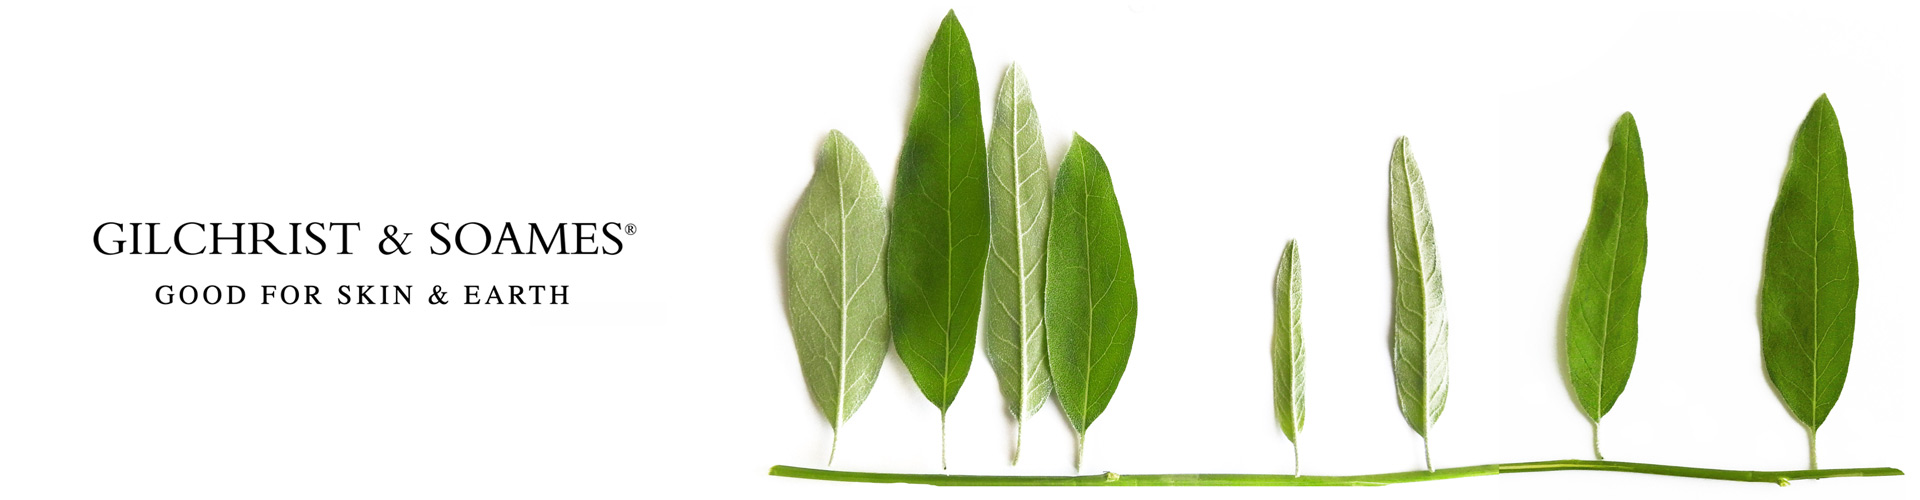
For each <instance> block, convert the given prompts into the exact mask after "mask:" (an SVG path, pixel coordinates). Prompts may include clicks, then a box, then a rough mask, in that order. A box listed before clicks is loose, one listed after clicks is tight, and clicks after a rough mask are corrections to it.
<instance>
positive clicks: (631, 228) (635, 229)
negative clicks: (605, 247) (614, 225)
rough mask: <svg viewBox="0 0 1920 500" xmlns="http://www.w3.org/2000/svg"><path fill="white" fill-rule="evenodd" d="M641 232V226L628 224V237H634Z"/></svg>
mask: <svg viewBox="0 0 1920 500" xmlns="http://www.w3.org/2000/svg"><path fill="white" fill-rule="evenodd" d="M639 232H640V226H636V225H633V223H632V222H628V223H627V236H633V235H634V234H635V233H639Z"/></svg>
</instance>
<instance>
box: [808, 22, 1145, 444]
mask: <svg viewBox="0 0 1920 500" xmlns="http://www.w3.org/2000/svg"><path fill="white" fill-rule="evenodd" d="M980 111H981V107H980V89H979V82H978V78H977V77H976V75H975V72H974V65H973V53H972V49H971V48H970V47H969V44H968V42H967V37H966V32H965V31H964V30H963V29H962V28H961V26H960V21H959V19H958V18H956V17H955V16H954V15H953V14H952V13H951V12H949V13H948V14H947V18H946V19H945V20H944V21H942V22H941V24H940V30H939V32H938V33H937V34H936V35H934V40H933V46H932V47H931V48H929V49H928V50H927V57H926V62H925V64H924V66H923V67H922V69H921V74H920V95H919V99H918V101H917V103H916V104H915V105H914V109H913V116H912V119H911V121H910V122H909V123H908V125H907V137H906V141H905V144H904V146H903V147H902V149H901V152H900V164H899V172H898V173H897V175H896V176H895V179H896V182H895V185H894V189H893V204H892V207H891V210H888V209H887V208H886V207H885V206H884V201H883V199H882V197H881V195H880V186H879V183H878V182H877V181H876V180H875V179H874V176H873V172H872V170H871V169H869V168H868V166H867V161H866V158H865V157H864V156H863V155H861V154H860V150H859V149H858V148H856V147H854V145H853V142H852V141H851V140H849V139H847V137H846V136H845V135H843V134H841V133H840V132H839V131H837V130H836V131H833V132H832V133H830V134H828V136H827V141H826V143H825V144H824V145H823V146H822V147H821V150H820V157H819V159H818V161H817V162H816V168H815V171H814V176H813V180H812V181H811V182H810V183H809V184H808V185H807V189H806V192H805V194H803V195H802V198H801V200H800V205H799V208H798V209H797V210H796V211H795V213H794V219H793V222H792V226H791V227H790V229H789V230H788V236H787V315H788V320H789V322H790V323H791V324H792V328H793V336H794V344H795V345H796V346H797V347H798V348H799V351H800V364H801V369H802V371H803V372H804V373H805V375H806V379H807V388H808V390H810V391H811V392H812V394H813V400H814V404H815V405H817V406H819V408H820V411H821V412H822V413H824V414H826V416H827V420H828V422H829V423H830V424H832V426H833V429H834V434H835V439H834V440H835V442H836V445H835V446H834V447H835V448H838V445H837V442H838V440H839V439H838V435H839V429H840V426H841V425H844V424H845V423H846V421H847V419H849V418H852V416H853V412H854V410H857V409H859V407H860V404H861V402H863V401H865V400H866V397H867V394H868V393H869V392H870V391H871V390H872V388H873V383H874V377H875V376H876V375H877V374H878V373H879V371H880V364H881V362H882V361H883V360H884V359H885V357H886V351H887V344H888V343H889V342H890V341H891V342H892V343H893V344H894V346H895V349H896V350H898V351H899V353H900V359H901V361H902V362H904V363H905V364H906V366H907V371H908V372H909V373H911V374H912V375H913V380H914V383H915V385H918V386H919V387H920V392H921V393H922V394H924V395H925V396H926V397H927V400H928V401H930V402H932V403H933V405H934V406H935V407H937V408H939V409H940V418H941V422H942V423H941V426H942V428H943V430H942V431H941V434H942V437H941V439H942V443H943V444H942V448H943V451H942V453H941V455H942V458H941V463H942V465H943V466H944V465H945V462H946V459H945V451H944V446H945V445H944V442H945V430H944V427H945V421H946V413H947V409H948V408H950V407H951V406H952V405H953V401H954V399H955V398H956V397H958V396H959V393H960V387H961V384H962V383H963V382H965V381H966V378H967V371H968V369H969V368H970V365H971V364H972V361H973V356H974V347H975V338H976V336H978V334H979V333H978V332H979V331H980V328H979V327H980V325H979V318H980V312H981V304H982V302H983V300H982V299H983V296H982V294H983V292H984V294H985V295H984V299H985V300H984V302H985V303H986V307H987V327H986V331H987V341H986V350H987V359H988V360H989V361H990V362H991V364H992V366H993V369H994V373H995V374H997V375H998V376H999V379H1000V388H1001V392H1002V394H1003V395H1004V396H1005V397H1006V399H1007V406H1008V410H1009V411H1010V412H1011V413H1012V414H1013V417H1014V421H1015V425H1016V427H1019V426H1020V423H1021V422H1024V421H1025V420H1026V418H1028V417H1031V416H1033V415H1034V414H1035V413H1037V412H1039V411H1040V407H1041V405H1042V404H1043V403H1044V402H1045V401H1046V400H1047V397H1048V395H1049V394H1051V393H1057V394H1059V399H1060V406H1061V407H1062V409H1063V410H1064V411H1065V412H1066V415H1067V420H1068V421H1069V422H1070V423H1071V424H1072V425H1073V428H1074V430H1075V431H1076V433H1078V435H1079V436H1080V437H1081V440H1080V441H1081V442H1082V443H1084V442H1085V435H1086V430H1087V427H1088V426H1090V425H1092V424H1093V421H1094V419H1095V418H1098V417H1099V416H1100V413H1101V412H1102V411H1104V410H1106V407H1107V403H1108V401H1110V400H1111V399H1112V398H1113V393H1114V390H1115V389H1116V388H1118V387H1119V384H1120V375H1121V373H1122V372H1123V371H1125V370H1126V365H1127V358H1128V355H1129V353H1130V352H1131V351H1132V347H1133V330H1134V311H1135V305H1136V303H1135V296H1134V286H1133V256H1132V253H1131V252H1130V251H1129V250H1128V247H1127V230H1126V225H1125V224H1124V223H1123V222H1122V220H1121V217H1120V204H1119V201H1118V200H1117V199H1115V198H1114V194H1113V181H1112V178H1111V177H1109V174H1108V171H1107V166H1106V162H1105V160H1104V159H1102V158H1101V156H1100V152H1099V151H1098V150H1096V149H1094V147H1093V145H1092V144H1091V143H1088V142H1087V141H1086V139H1083V138H1081V137H1079V136H1078V135H1075V136H1074V140H1073V144H1072V146H1071V147H1069V148H1068V150H1067V154H1066V156H1065V158H1064V159H1063V160H1062V161H1061V164H1060V168H1059V173H1058V177H1057V178H1055V177H1053V176H1051V175H1049V174H1050V172H1051V169H1050V168H1048V165H1047V152H1046V147H1045V143H1044V138H1043V137H1042V135H1041V133H1040V123H1039V119H1038V114H1037V112H1036V111H1035V109H1034V105H1033V96H1032V93H1031V91H1030V90H1029V88H1028V86H1027V81H1026V77H1025V76H1023V75H1022V74H1021V72H1020V69H1019V67H1018V66H1013V67H1010V68H1008V69H1007V72H1006V74H1005V76H1003V77H1002V78H1001V81H1000V91H999V93H998V95H997V98H996V100H995V103H994V118H993V136H992V140H991V141H990V142H989V141H988V139H987V137H986V136H985V134H984V131H983V130H982V126H981V116H980V115H981V113H980ZM1018 435H1019V432H1018V430H1016V432H1015V436H1016V437H1015V444H1014V461H1015V462H1016V463H1017V462H1018V461H1019V454H1020V452H1019V438H1018ZM828 461H829V463H831V461H832V457H831V455H829V458H828Z"/></svg>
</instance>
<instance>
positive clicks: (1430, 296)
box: [1387, 137, 1447, 470]
mask: <svg viewBox="0 0 1920 500" xmlns="http://www.w3.org/2000/svg"><path fill="white" fill-rule="evenodd" d="M1387 170H1388V174H1387V178H1388V184H1389V186H1388V187H1389V191H1390V193H1389V194H1388V196H1387V209H1388V212H1389V215H1388V220H1389V223H1388V227H1389V233H1390V234H1391V238H1390V239H1391V240H1392V247H1393V336H1392V337H1391V339H1390V340H1391V341H1390V342H1389V344H1391V349H1392V350H1393V381H1394V385H1395V389H1396V390H1397V392H1398V393H1399V400H1400V415H1401V416H1403V417H1406V419H1407V425H1409V426H1412V427H1413V432H1415V433H1418V434H1420V440H1421V441H1422V443H1423V446H1426V445H1425V444H1424V443H1426V442H1427V431H1428V430H1431V429H1432V428H1433V424H1434V422H1436V421H1438V420H1440V412H1441V410H1444V409H1446V407H1447V301H1446V298H1445V294H1444V293H1443V292H1442V290H1441V286H1440V256H1439V255H1438V254H1436V253H1435V248H1434V243H1433V215H1432V214H1430V213H1428V211H1427V186H1426V183H1425V182H1424V181H1421V180H1420V166H1419V165H1417V164H1415V163H1414V161H1413V152H1412V151H1409V150H1408V149H1407V138H1406V137H1401V138H1400V139H1399V140H1396V141H1394V142H1393V157H1392V158H1391V159H1389V160H1388V162H1387ZM1428 449H1429V450H1430V449H1431V448H1430V447H1429V448H1428ZM1426 460H1427V470H1433V454H1432V453H1431V452H1430V451H1429V452H1427V453H1426Z"/></svg>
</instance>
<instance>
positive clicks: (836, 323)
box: [787, 130, 888, 463]
mask: <svg viewBox="0 0 1920 500" xmlns="http://www.w3.org/2000/svg"><path fill="white" fill-rule="evenodd" d="M886 234H887V221H886V207H885V200H884V199H882V198H881V197H880V183H879V181H877V180H875V179H874V177H873V170H872V169H870V168H868V167H867V159H866V157H865V156H862V155H861V154H860V149H859V148H856V147H854V145H853V142H852V141H849V140H847V136H845V135H841V134H840V131H838V130H835V131H833V132H832V133H829V134H828V135H827V142H826V143H825V144H824V145H822V146H820V156H819V158H817V159H816V160H815V163H814V171H813V180H811V181H809V182H808V183H807V189H806V191H805V192H804V193H803V194H801V196H800V205H799V207H798V208H797V209H795V210H794V214H793V220H792V222H791V225H790V226H789V228H788V230H787V322H788V324H789V325H790V327H791V328H792V329H793V345H794V347H795V348H796V349H797V350H798V351H799V353H800V372H801V374H802V375H804V376H805V378H806V381H807V391H808V392H810V393H811V394H812V395H813V404H814V406H816V407H819V408H820V413H821V414H824V415H826V417H827V423H828V424H830V425H832V426H833V433H834V443H835V444H834V446H833V448H834V449H835V450H837V449H838V448H839V446H838V443H839V440H840V439H839V436H840V426H841V425H842V424H845V423H846V422H847V419H850V418H853V412H854V410H858V409H860V403H862V402H864V401H866V399H867V394H868V393H869V392H870V391H872V390H873V382H874V380H875V377H876V376H877V375H878V374H879V373H880V362H881V360H883V359H885V358H886V355H887V339H888V333H887V301H886V295H885V294H884V293H883V291H882V289H883V288H885V287H884V283H883V277H882V273H883V272H884V270H883V267H882V259H881V255H882V253H883V251H884V248H885V246H886ZM827 462H828V463H832V462H833V456H832V454H831V453H830V454H829V455H828V457H827Z"/></svg>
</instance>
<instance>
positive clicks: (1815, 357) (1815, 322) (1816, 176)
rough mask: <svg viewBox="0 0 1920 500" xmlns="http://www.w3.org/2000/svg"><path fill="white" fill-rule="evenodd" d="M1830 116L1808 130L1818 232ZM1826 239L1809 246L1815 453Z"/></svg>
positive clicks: (1811, 423)
mask: <svg viewBox="0 0 1920 500" xmlns="http://www.w3.org/2000/svg"><path fill="white" fill-rule="evenodd" d="M1820 98H1821V100H1825V99H1826V96H1825V95H1822V96H1820ZM1829 106H1831V105H1829ZM1826 119H1827V114H1826V113H1814V114H1813V117H1812V118H1810V120H1814V124H1813V127H1812V128H1813V133H1811V134H1808V135H1810V136H1812V139H1813V140H1812V141H1811V142H1812V143H1813V147H1812V148H1811V149H1813V154H1812V155H1810V156H1812V157H1813V196H1812V198H1813V224H1810V225H1809V226H1810V228H1809V230H1810V231H1814V232H1818V231H1820V222H1821V221H1822V220H1824V219H1821V218H1820V198H1822V196H1821V193H1820V189H1821V188H1822V187H1823V184H1822V183H1821V177H1820V174H1821V165H1820V163H1821V162H1820V158H1821V157H1822V156H1825V155H1826V151H1823V150H1821V148H1820V145H1821V143H1822V142H1823V141H1822V140H1821V139H1824V138H1825V137H1823V135H1824V134H1825V133H1826V123H1825V122H1826ZM1825 239H1827V235H1826V234H1821V235H1819V236H1815V237H1814V238H1813V248H1811V249H1809V251H1810V252H1811V253H1812V255H1811V256H1812V257H1813V259H1811V260H1812V261H1813V300H1812V301H1811V302H1812V303H1813V314H1810V315H1808V316H1807V322H1808V323H1810V324H1809V325H1807V326H1809V327H1811V328H1812V330H1813V335H1812V337H1813V339H1812V342H1813V350H1812V351H1809V352H1807V364H1808V365H1809V367H1810V368H1812V371H1813V383H1812V384H1809V385H1810V387H1809V388H1808V390H1807V395H1808V400H1807V403H1808V405H1807V409H1808V410H1811V411H1812V413H1811V414H1809V415H1808V416H1807V418H1808V419H1809V420H1811V421H1809V422H1807V427H1808V429H1807V441H1808V446H1807V448H1808V450H1809V451H1808V454H1809V455H1811V454H1812V453H1813V452H1812V448H1813V446H1812V441H1813V435H1814V433H1815V432H1816V431H1818V430H1820V424H1822V423H1825V422H1822V421H1821V419H1820V339H1821V338H1822V337H1825V336H1826V332H1825V331H1824V329H1822V328H1821V327H1820V288H1821V287H1824V286H1826V285H1825V283H1824V282H1822V281H1821V280H1820V241H1821V240H1825Z"/></svg>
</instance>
